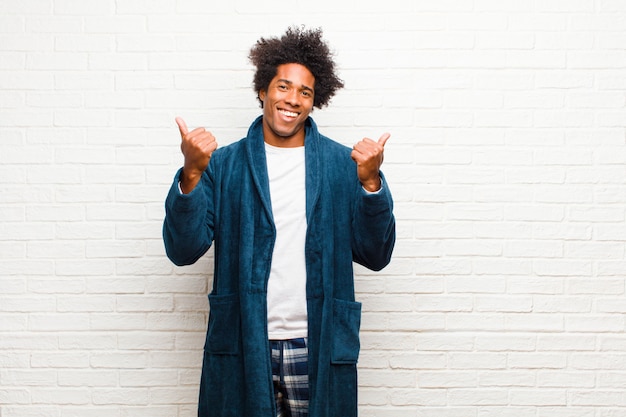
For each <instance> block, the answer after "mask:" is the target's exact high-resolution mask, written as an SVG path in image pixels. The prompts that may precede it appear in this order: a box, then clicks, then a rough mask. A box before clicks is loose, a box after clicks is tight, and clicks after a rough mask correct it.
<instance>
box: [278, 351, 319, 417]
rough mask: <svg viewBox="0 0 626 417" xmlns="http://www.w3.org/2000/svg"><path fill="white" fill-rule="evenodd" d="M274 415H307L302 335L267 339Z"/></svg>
mask: <svg viewBox="0 0 626 417" xmlns="http://www.w3.org/2000/svg"><path fill="white" fill-rule="evenodd" d="M270 347H271V350H272V380H273V381H274V398H275V400H276V417H307V416H308V415H309V369H308V349H307V346H306V339H290V340H270Z"/></svg>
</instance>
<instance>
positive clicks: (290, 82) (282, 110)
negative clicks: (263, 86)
mask: <svg viewBox="0 0 626 417" xmlns="http://www.w3.org/2000/svg"><path fill="white" fill-rule="evenodd" d="M314 86H315V77H313V74H311V71H309V70H308V69H307V68H306V67H305V66H304V65H300V64H283V65H279V66H278V67H277V68H276V76H275V77H274V78H273V79H272V81H271V82H270V85H269V86H268V87H267V90H261V91H260V92H259V98H260V99H261V101H262V102H263V135H264V138H265V142H267V143H268V144H270V145H272V146H278V147H286V148H290V147H296V146H303V145H304V133H305V132H304V123H305V122H306V119H307V117H309V114H310V113H311V111H312V110H313V98H314Z"/></svg>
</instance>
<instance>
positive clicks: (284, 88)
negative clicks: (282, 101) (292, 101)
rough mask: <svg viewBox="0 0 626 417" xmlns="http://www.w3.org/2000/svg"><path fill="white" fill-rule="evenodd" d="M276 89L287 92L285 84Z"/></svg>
mask: <svg viewBox="0 0 626 417" xmlns="http://www.w3.org/2000/svg"><path fill="white" fill-rule="evenodd" d="M277 88H278V89H279V90H281V91H287V90H288V89H289V87H287V85H286V84H278V87H277Z"/></svg>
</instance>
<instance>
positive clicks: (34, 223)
mask: <svg viewBox="0 0 626 417" xmlns="http://www.w3.org/2000/svg"><path fill="white" fill-rule="evenodd" d="M365 3H367V2H365ZM299 23H304V24H307V25H309V26H321V27H322V28H323V29H324V33H325V37H326V38H327V39H328V41H329V42H330V44H331V46H332V47H333V48H334V49H335V51H336V52H337V60H338V63H339V67H340V71H341V76H342V78H343V79H344V81H345V82H346V88H345V89H343V90H341V91H340V92H339V94H338V95H337V96H336V97H335V98H334V100H333V102H332V103H331V106H330V107H329V108H327V109H324V110H322V111H319V110H316V111H315V112H314V114H313V116H314V118H315V119H316V121H317V122H318V124H319V125H320V126H321V127H322V130H323V132H324V133H326V134H327V135H329V136H331V137H334V138H336V139H337V140H338V141H340V142H342V143H345V144H348V145H351V144H352V143H354V142H356V141H357V140H358V139H360V138H361V137H363V136H370V137H376V138H377V137H378V136H379V135H380V134H381V133H382V132H383V131H387V130H389V131H390V132H391V133H392V137H391V139H390V140H389V142H388V144H387V150H386V155H385V164H384V166H383V167H384V170H385V173H386V175H387V177H388V180H389V182H390V185H391V188H392V191H393V193H394V197H395V201H396V216H397V220H398V241H397V246H396V251H395V256H394V259H393V261H392V263H391V265H390V266H389V267H387V268H386V269H384V270H383V271H382V272H379V273H372V272H370V271H367V270H364V269H361V268H359V269H357V277H356V281H357V290H358V298H359V300H360V301H362V302H363V305H364V317H363V326H362V354H361V360H360V374H359V375H360V397H359V400H360V404H361V406H360V412H361V415H362V416H364V417H400V416H401V417H409V416H414V417H616V416H623V415H626V397H625V396H624V389H625V388H626V333H625V330H626V316H625V315H624V313H625V312H626V300H625V290H626V288H625V277H626V260H625V259H624V256H625V249H626V248H625V243H626V223H625V221H626V211H625V206H626V135H625V133H626V94H625V89H626V3H624V2H623V1H621V0H541V1H527V0H445V1H444V0H442V1H432V0H429V1H426V0H416V1H409V0H406V1H397V0H390V1H386V2H379V3H377V4H372V5H367V4H362V2H354V1H350V2H344V3H342V2H338V1H332V2H331V1H326V0H325V1H321V2H320V1H317V2H304V1H300V0H296V1H295V2H291V3H288V4H285V3H284V2H275V1H270V2H259V1H252V0H235V1H231V2H228V1H226V2H220V3H217V4H216V2H212V1H202V2H201V1H198V0H178V1H176V0H155V1H148V0H117V1H113V0H97V1H96V0H80V1H79V0H24V1H12V0H0V216H1V223H0V415H1V416H2V417H40V416H46V417H83V416H89V417H131V416H132V417H191V416H194V415H195V413H196V398H197V389H198V379H199V373H200V362H201V349H202V345H203V341H204V329H205V322H206V317H207V303H206V293H207V288H208V283H209V280H210V273H209V272H210V271H211V266H212V260H211V255H210V253H209V254H208V255H207V256H206V257H204V258H203V259H202V260H201V261H200V262H199V263H198V264H196V265H193V266H190V267H184V268H178V267H175V266H173V265H172V264H171V263H170V262H169V261H168V260H167V259H166V257H165V256H164V250H163V245H162V241H161V234H160V233H161V232H160V230H161V222H162V218H163V200H164V197H165V194H166V192H167V189H168V187H169V185H170V181H171V180H172V177H173V174H174V172H175V170H176V169H177V168H178V167H179V166H180V165H181V163H182V156H181V154H180V151H179V135H178V131H177V128H176V125H175V123H174V117H175V116H177V115H181V116H183V117H185V118H186V120H187V122H188V123H189V125H190V126H194V127H195V126H199V125H203V126H206V127H208V128H209V129H211V130H212V131H213V133H214V134H215V135H216V137H217V138H218V141H219V142H220V143H221V144H226V143H229V142H232V141H234V140H235V139H238V138H240V137H241V136H242V135H243V134H244V133H245V130H246V128H247V126H248V124H249V123H250V121H251V120H252V118H253V117H255V116H256V115H257V114H259V108H258V106H257V102H256V99H255V97H254V93H253V92H252V89H251V76H252V70H251V67H250V64H249V63H248V62H247V58H246V56H247V51H248V49H249V47H250V46H251V45H252V44H253V43H254V42H255V41H256V39H257V38H258V37H259V36H273V35H278V34H280V33H282V32H283V31H284V29H285V28H286V27H287V26H289V25H290V24H299Z"/></svg>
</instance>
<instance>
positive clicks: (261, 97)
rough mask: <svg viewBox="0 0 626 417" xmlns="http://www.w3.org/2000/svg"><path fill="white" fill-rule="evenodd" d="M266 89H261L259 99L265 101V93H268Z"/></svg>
mask: <svg viewBox="0 0 626 417" xmlns="http://www.w3.org/2000/svg"><path fill="white" fill-rule="evenodd" d="M266 94H267V93H266V91H265V90H259V100H261V101H263V102H264V101H265V95H266Z"/></svg>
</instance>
